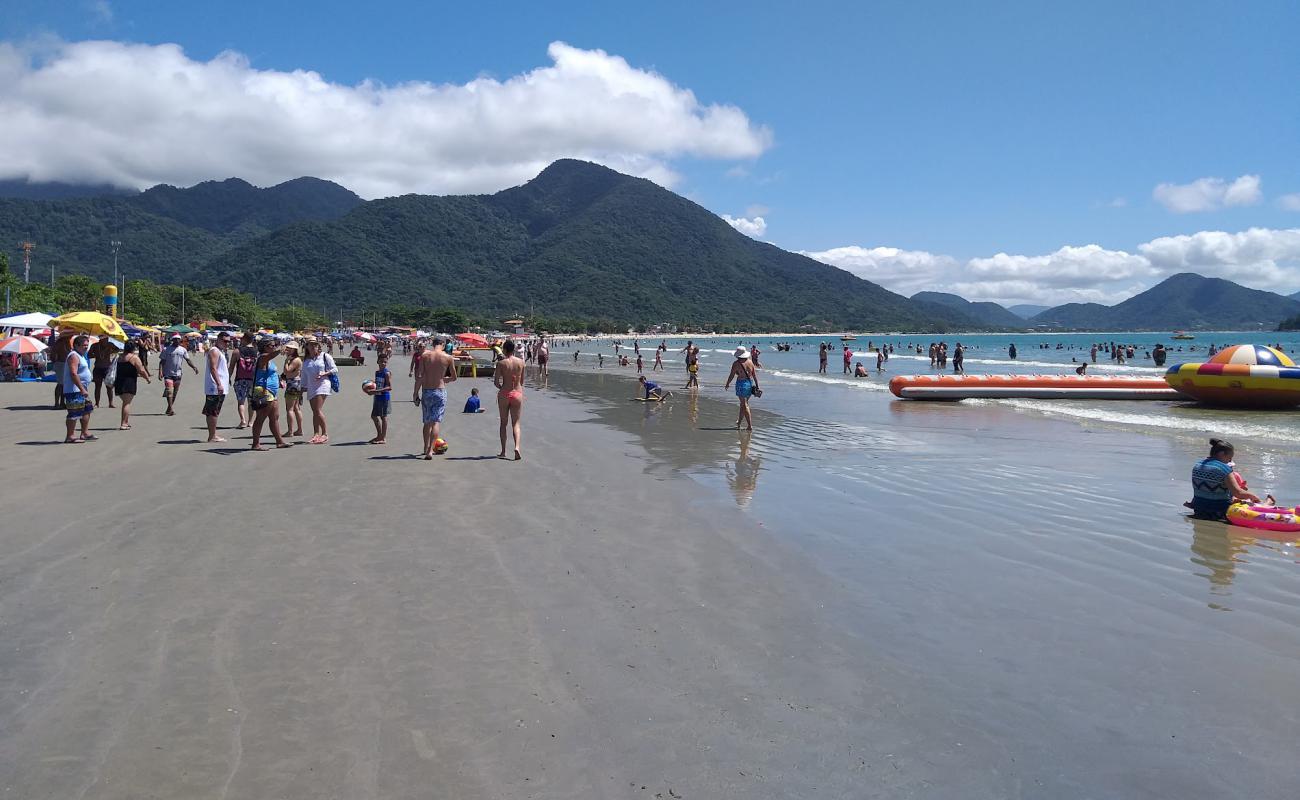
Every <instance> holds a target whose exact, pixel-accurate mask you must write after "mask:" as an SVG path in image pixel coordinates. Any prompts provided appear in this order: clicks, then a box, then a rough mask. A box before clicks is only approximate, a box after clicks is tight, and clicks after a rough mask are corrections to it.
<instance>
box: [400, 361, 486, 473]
mask: <svg viewBox="0 0 1300 800" xmlns="http://www.w3.org/2000/svg"><path fill="white" fill-rule="evenodd" d="M441 344H442V340H441V339H438V338H435V339H434V340H433V346H432V347H430V348H428V349H427V350H425V351H424V353H423V354H422V355H421V356H420V361H419V363H417V364H416V365H415V383H414V385H413V386H412V392H411V402H412V403H415V404H416V405H418V406H419V407H420V419H421V421H422V422H423V423H424V452H423V453H422V454H421V455H422V456H423V457H424V460H425V461H432V460H433V448H434V443H435V442H437V441H439V440H441V439H442V416H443V414H444V413H445V412H446V410H447V389H446V388H445V387H446V384H447V383H448V382H450V381H454V380H456V364H455V360H454V359H453V358H452V357H451V356H450V355H448V354H447V353H445V352H443V349H442V348H441V347H440V346H439V345H441ZM500 368H501V367H500V365H499V364H498V366H497V369H500ZM494 374H495V373H494ZM493 380H495V378H494V379H493Z"/></svg>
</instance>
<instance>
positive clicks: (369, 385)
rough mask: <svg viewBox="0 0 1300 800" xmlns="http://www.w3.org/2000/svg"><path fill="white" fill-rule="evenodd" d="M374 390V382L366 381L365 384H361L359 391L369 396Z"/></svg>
mask: <svg viewBox="0 0 1300 800" xmlns="http://www.w3.org/2000/svg"><path fill="white" fill-rule="evenodd" d="M374 390H375V382H374V381H366V382H365V383H363V384H361V391H363V392H365V393H366V394H370V393H371V392H373V391H374Z"/></svg>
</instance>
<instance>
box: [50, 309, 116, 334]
mask: <svg viewBox="0 0 1300 800" xmlns="http://www.w3.org/2000/svg"><path fill="white" fill-rule="evenodd" d="M55 326H58V327H60V328H71V329H73V330H77V331H82V332H83V333H93V334H96V335H98V334H101V333H102V334H108V335H109V336H111V337H113V338H114V339H126V331H124V330H122V326H121V325H119V324H117V320H115V319H113V318H112V317H110V316H108V315H107V314H101V313H99V312H98V311H69V312H68V313H66V314H64V315H63V316H61V317H55V318H54V319H52V320H50V327H55Z"/></svg>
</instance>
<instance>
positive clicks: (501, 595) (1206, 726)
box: [0, 352, 1300, 798]
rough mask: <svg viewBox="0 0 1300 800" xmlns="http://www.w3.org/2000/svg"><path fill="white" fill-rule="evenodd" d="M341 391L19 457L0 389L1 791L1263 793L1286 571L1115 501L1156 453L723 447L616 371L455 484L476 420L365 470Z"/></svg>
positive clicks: (1027, 433)
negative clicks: (263, 414) (289, 413)
mask: <svg viewBox="0 0 1300 800" xmlns="http://www.w3.org/2000/svg"><path fill="white" fill-rule="evenodd" d="M563 355H564V354H563V352H561V353H560V354H557V357H559V358H562V357H563ZM368 374H369V373H368V371H363V370H361V369H352V370H345V379H344V389H345V391H344V393H343V394H342V395H338V396H335V397H334V398H332V399H331V400H330V401H329V403H328V405H327V409H326V410H327V413H328V414H329V416H330V420H331V424H332V427H333V440H334V442H333V444H332V445H331V446H307V445H303V446H299V447H295V448H293V449H292V450H289V451H282V452H275V451H272V452H267V453H250V452H247V451H246V448H247V445H248V442H247V439H246V438H239V437H241V436H244V437H246V436H247V433H246V432H242V431H233V430H228V431H225V434H226V435H227V436H229V437H231V439H232V441H231V442H230V443H227V444H224V445H207V444H204V443H202V442H201V441H200V440H201V439H202V438H203V434H202V431H201V430H199V428H201V425H202V419H201V417H200V416H199V415H198V414H197V408H198V406H199V404H200V403H199V398H198V397H197V392H194V389H195V384H194V383H190V384H187V385H186V389H187V390H188V391H190V392H191V394H190V395H189V396H188V397H183V398H182V400H181V403H180V405H181V408H182V411H181V416H178V417H176V418H166V417H162V416H145V415H151V414H157V413H158V412H160V411H161V408H162V403H161V400H160V399H159V398H157V397H156V395H155V396H149V397H142V398H140V399H139V400H137V404H138V405H137V414H142V416H139V417H138V418H137V419H136V420H135V430H133V431H129V432H122V433H119V432H117V431H115V430H103V431H101V436H102V437H103V438H102V440H101V441H99V442H96V443H87V444H85V445H77V446H44V445H41V444H36V443H37V442H44V441H53V440H55V439H56V438H59V437H61V419H62V415H61V414H60V413H57V412H52V411H48V410H34V409H33V410H22V408H23V407H25V406H31V405H36V404H38V403H42V402H45V400H46V398H47V397H48V394H49V392H48V388H47V387H43V386H41V387H37V386H0V397H2V398H3V399H4V401H5V402H4V403H2V404H0V406H10V407H18V408H19V409H20V410H10V411H4V412H0V450H3V452H4V458H3V459H0V480H2V481H3V485H4V486H5V487H6V488H5V493H4V507H3V511H4V513H5V518H6V519H7V520H14V521H17V522H18V524H8V523H7V524H6V525H5V526H4V533H3V536H2V537H0V542H2V544H3V546H2V547H0V635H2V636H3V642H4V644H3V649H2V650H0V653H2V655H0V719H3V720H4V721H5V725H4V727H3V730H0V787H3V788H4V789H5V790H6V794H9V796H13V797H24V798H26V797H78V796H83V797H103V798H128V797H129V798H138V797H149V796H158V797H196V798H207V797H285V798H320V797H339V798H371V797H374V798H381V797H382V798H404V797H444V796H445V797H468V798H477V797H482V798H512V797H537V798H545V797H566V798H567V797H647V798H654V797H656V796H658V797H663V798H672V797H707V798H718V797H737V798H739V797H745V798H750V797H757V798H764V797H771V798H778V797H781V798H784V797H813V796H824V797H853V798H858V797H891V798H893V797H924V798H982V797H988V798H1002V797H1053V798H1060V797H1079V798H1083V797H1153V798H1154V797H1171V796H1177V797H1181V798H1200V797H1205V798H1210V797H1223V796H1233V795H1237V796H1250V797H1252V798H1272V797H1277V798H1282V797H1288V796H1290V793H1291V792H1292V790H1293V788H1294V786H1295V781H1296V778H1297V777H1300V773H1298V771H1297V766H1296V765H1295V764H1294V759H1293V758H1292V757H1291V754H1292V753H1293V750H1294V748H1293V741H1294V732H1295V731H1296V730H1297V723H1298V722H1300V719H1297V715H1296V712H1295V711H1294V708H1293V706H1292V704H1291V703H1290V701H1289V698H1290V696H1291V694H1293V691H1292V689H1293V687H1294V681H1295V676H1296V674H1297V671H1296V666H1297V663H1300V660H1298V659H1297V652H1300V651H1298V650H1297V641H1298V638H1297V636H1296V627H1295V618H1294V616H1293V615H1294V614H1295V604H1294V601H1295V597H1296V595H1295V593H1294V590H1290V591H1288V590H1287V589H1286V586H1287V585H1288V584H1287V583H1285V581H1288V580H1290V579H1293V578H1294V577H1295V575H1294V567H1295V564H1294V558H1293V557H1291V556H1290V555H1285V554H1283V553H1282V550H1283V546H1282V545H1278V546H1277V553H1276V555H1277V558H1275V559H1273V560H1271V561H1270V560H1268V559H1267V558H1265V557H1264V556H1265V555H1266V551H1261V550H1259V549H1258V548H1259V544H1258V543H1257V542H1254V541H1253V540H1252V541H1249V542H1242V541H1241V540H1240V539H1233V538H1231V537H1230V536H1229V535H1228V532H1227V531H1225V530H1224V529H1223V528H1222V526H1218V527H1213V528H1210V527H1205V528H1202V527H1200V526H1196V525H1193V524H1192V523H1188V522H1185V521H1182V520H1181V518H1178V517H1176V515H1169V516H1168V518H1166V517H1165V516H1161V517H1159V518H1158V519H1157V518H1152V517H1150V515H1149V513H1148V517H1146V518H1143V517H1141V516H1139V515H1138V512H1139V511H1140V510H1141V509H1143V508H1144V507H1145V505H1144V504H1146V503H1149V502H1150V497H1145V498H1136V497H1131V496H1128V495H1127V493H1126V492H1125V491H1124V490H1123V487H1125V486H1126V485H1129V484H1131V483H1132V482H1133V481H1134V480H1138V478H1137V476H1140V475H1142V474H1145V473H1148V472H1150V471H1151V470H1154V469H1161V468H1167V467H1169V466H1170V465H1175V466H1177V467H1178V470H1179V471H1178V474H1179V475H1181V473H1182V471H1183V464H1184V461H1185V455H1186V454H1185V453H1184V452H1183V446H1182V445H1181V444H1180V443H1171V442H1167V441H1164V440H1160V439H1154V438H1152V439H1146V438H1140V439H1138V440H1136V441H1135V440H1133V439H1132V438H1131V437H1130V438H1125V437H1121V436H1119V435H1117V434H1113V433H1109V432H1106V431H1084V430H1082V429H1081V428H1079V426H1076V425H1071V424H1068V423H1063V422H1055V421H1050V420H1039V419H1029V420H1028V421H1026V419H1025V418H1024V417H1023V415H1022V416H1020V417H1016V418H1014V424H1008V422H1007V419H1008V417H1007V416H1006V415H1007V414H1008V413H1011V412H1008V411H1006V410H1003V409H980V408H976V409H956V408H954V407H945V408H936V407H927V409H928V410H923V409H920V408H915V407H911V406H899V405H896V404H889V403H887V402H886V403H883V404H879V405H878V406H876V405H873V406H871V407H870V408H871V410H870V411H868V412H866V418H865V420H864V421H863V422H862V423H861V426H860V428H859V429H858V430H857V431H856V433H855V434H854V436H855V437H856V438H854V439H852V440H849V441H846V440H845V438H844V432H845V426H844V425H843V424H840V423H836V421H835V419H834V417H835V414H834V413H832V412H827V413H826V414H825V415H824V418H823V419H812V418H809V417H806V416H805V417H799V416H797V415H795V414H794V413H792V412H788V411H787V412H786V413H774V412H773V411H770V410H768V409H769V408H780V404H779V402H777V401H774V402H771V403H769V404H767V406H766V407H765V408H763V409H762V410H760V413H759V414H758V415H757V417H756V423H757V424H758V425H759V427H760V430H759V431H758V432H757V433H756V434H755V435H754V436H752V437H748V436H744V435H741V434H737V433H736V432H735V431H734V430H728V428H729V427H730V425H731V424H732V423H733V422H734V405H732V404H729V403H725V402H723V401H722V396H721V395H720V393H719V392H717V391H716V387H711V386H710V388H709V389H708V390H707V391H706V392H704V393H703V395H702V396H701V397H698V398H696V399H695V400H694V402H691V401H690V398H684V397H681V396H679V397H677V398H674V399H673V400H672V401H670V403H669V404H666V405H663V406H644V405H642V404H633V403H629V402H627V398H628V397H630V396H632V394H633V388H632V386H631V384H630V378H629V376H628V375H626V374H624V375H619V376H614V375H605V376H600V375H572V374H564V373H558V372H557V374H556V375H555V376H554V378H553V380H552V385H551V388H550V389H548V390H546V391H542V392H530V393H529V400H528V406H527V409H526V412H525V442H524V444H525V454H526V458H525V460H524V461H523V462H520V463H514V462H502V461H498V460H496V459H495V458H494V457H493V456H494V454H495V453H496V450H497V442H496V419H495V413H491V412H490V413H486V414H481V415H477V416H474V417H467V416H464V415H460V414H458V413H454V410H455V409H459V408H460V406H461V405H462V404H463V401H464V397H465V395H466V394H467V393H468V388H469V385H470V382H469V381H462V382H458V383H457V384H455V388H454V389H453V391H452V393H451V394H452V396H451V399H450V401H449V408H451V409H453V413H449V414H448V427H447V430H446V432H445V436H446V438H447V439H448V440H449V441H450V442H451V451H450V452H449V453H448V454H447V455H446V456H443V457H441V458H439V459H436V460H435V461H433V462H431V463H425V462H423V461H419V460H417V459H414V458H413V457H412V455H411V454H412V453H414V452H415V451H416V450H417V449H418V446H419V430H418V412H417V411H416V410H415V409H414V407H413V406H411V405H410V404H409V403H402V402H400V400H401V398H402V397H405V396H406V395H405V394H403V392H402V391H400V390H399V391H398V392H397V393H395V401H397V402H395V403H394V416H393V418H392V420H391V426H392V431H391V433H390V442H392V443H391V444H389V445H387V446H384V447H372V446H367V445H365V444H362V442H364V441H365V439H368V438H369V437H370V436H371V435H373V429H372V428H371V427H370V424H369V420H368V417H367V414H368V408H369V399H368V398H366V397H365V396H363V395H362V394H361V393H360V391H359V390H357V389H356V388H355V387H356V384H358V383H359V382H360V380H362V379H363V378H364V377H367V376H368ZM404 381H405V379H404V378H399V387H401V386H406V385H408V384H405V383H404ZM479 385H480V386H481V387H483V388H482V389H481V391H482V392H483V393H484V395H485V397H486V398H488V399H489V400H491V399H492V394H493V393H492V391H491V389H490V387H489V386H488V384H487V383H486V382H479ZM147 393H148V394H151V395H154V394H155V392H154V390H153V387H149V389H147ZM779 396H780V395H779V393H778V395H777V397H778V398H779ZM765 399H767V398H765ZM105 412H108V410H107V409H105V410H102V411H101V412H97V415H96V422H95V425H94V427H96V428H107V427H109V425H108V423H109V422H110V418H109V417H108V413H105ZM970 412H974V413H970ZM109 413H111V412H109ZM224 419H225V422H227V423H233V421H234V420H235V419H236V418H235V416H234V413H233V409H229V408H228V409H227V410H226V412H225V415H224ZM111 422H112V426H111V427H113V428H115V427H116V416H115V415H114V416H113V417H111ZM1085 441H1086V443H1087V447H1086V448H1085V447H1084V446H1083V443H1084V442H1085ZM1045 443H1046V445H1047V446H1045ZM1062 452H1069V453H1070V454H1071V457H1070V458H1069V459H1063V458H1062V457H1061V453H1062ZM1169 474H1173V473H1172V472H1170V473H1169ZM52 475H58V476H59V478H58V481H57V482H56V483H55V484H53V488H52V489H49V490H47V486H51V484H50V482H49V480H48V476H52ZM105 475H111V476H112V477H113V478H115V480H113V481H110V480H107V479H105V477H104V476H105ZM989 481H992V482H993V483H994V485H996V486H997V487H998V494H999V496H1001V497H1003V500H1002V501H1001V504H1000V505H999V506H998V507H996V508H990V507H981V506H980V505H979V504H980V502H981V498H985V499H987V497H988V495H989V490H988V489H987V488H986V486H987V483H988V482H989ZM929 482H933V484H934V487H935V488H934V491H931V490H930V489H931V484H930V483H929ZM1044 482H1046V486H1044ZM1182 490H1183V483H1182V481H1178V482H1177V483H1176V484H1175V483H1174V482H1173V481H1170V482H1169V485H1168V488H1167V491H1166V493H1167V494H1169V495H1170V496H1175V495H1177V493H1179V492H1181V491H1182ZM47 498H52V500H47ZM1090 498H1091V499H1090ZM1099 499H1101V500H1109V501H1110V503H1109V505H1107V506H1101V505H1099V502H1098V501H1099ZM931 500H937V501H938V502H930V501H931ZM900 509H902V510H905V513H900ZM1107 510H1109V512H1110V513H1109V514H1106V513H1104V512H1105V511H1107ZM1099 511H1100V512H1102V513H1099ZM1234 542H1235V544H1234ZM1234 548H1236V549H1234ZM1198 559H1199V561H1198ZM1207 578H1208V580H1207ZM1234 580H1235V581H1236V585H1235V587H1236V588H1235V589H1234ZM1243 584H1245V586H1246V587H1250V586H1252V585H1254V586H1255V587H1257V588H1256V589H1255V590H1252V589H1250V588H1245V589H1243V588H1242V585H1243ZM1261 586H1262V587H1263V589H1264V590H1262V591H1261V590H1259V588H1258V587H1261ZM1234 592H1235V593H1234Z"/></svg>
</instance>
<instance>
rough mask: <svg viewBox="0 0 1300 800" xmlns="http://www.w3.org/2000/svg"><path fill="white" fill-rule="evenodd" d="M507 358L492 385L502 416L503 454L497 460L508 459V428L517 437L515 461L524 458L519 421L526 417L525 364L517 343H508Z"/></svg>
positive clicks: (499, 367) (504, 359) (495, 373)
mask: <svg viewBox="0 0 1300 800" xmlns="http://www.w3.org/2000/svg"><path fill="white" fill-rule="evenodd" d="M504 351H505V358H503V359H501V361H500V362H498V363H497V368H496V372H494V373H493V374H492V385H494V386H496V387H497V411H498V412H499V413H500V414H501V452H500V453H498V454H497V458H502V459H504V458H505V457H506V426H507V424H508V425H509V426H510V429H511V431H512V432H513V434H514V437H515V461H519V460H520V459H522V458H523V454H522V453H520V451H519V431H520V426H519V419H520V417H522V416H523V415H524V362H523V361H521V360H520V358H519V356H517V355H515V343H514V342H513V341H509V340H507V341H506V344H505V348H504Z"/></svg>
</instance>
